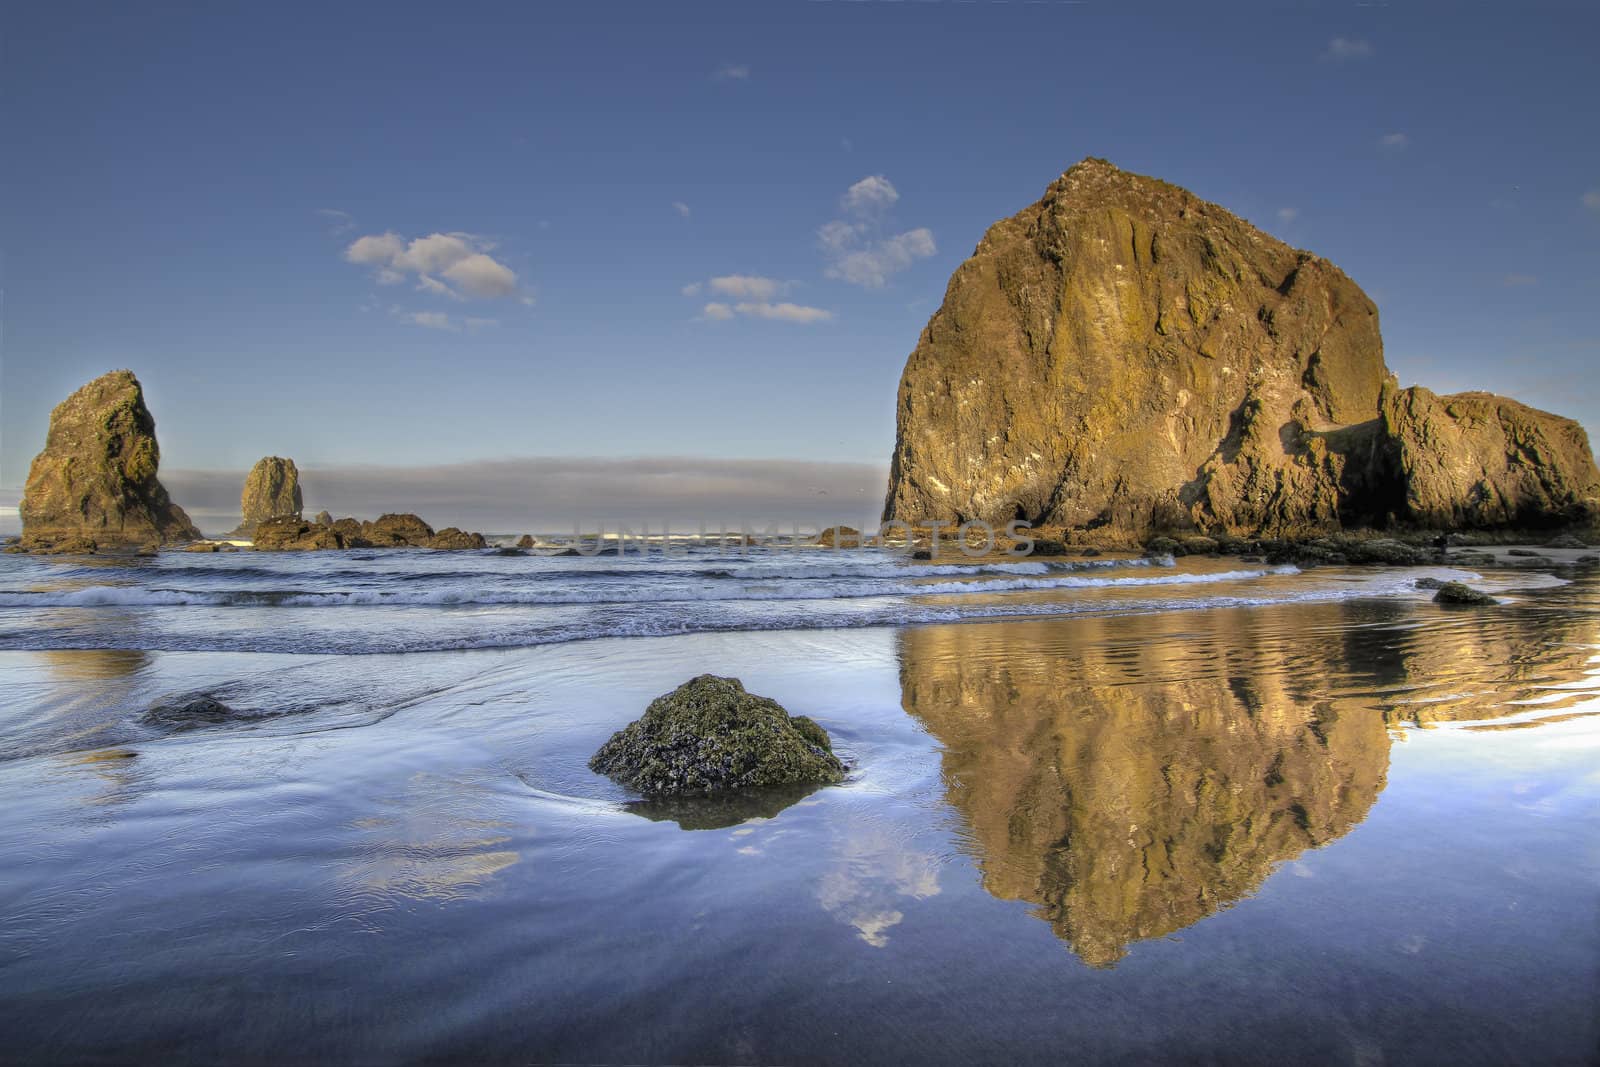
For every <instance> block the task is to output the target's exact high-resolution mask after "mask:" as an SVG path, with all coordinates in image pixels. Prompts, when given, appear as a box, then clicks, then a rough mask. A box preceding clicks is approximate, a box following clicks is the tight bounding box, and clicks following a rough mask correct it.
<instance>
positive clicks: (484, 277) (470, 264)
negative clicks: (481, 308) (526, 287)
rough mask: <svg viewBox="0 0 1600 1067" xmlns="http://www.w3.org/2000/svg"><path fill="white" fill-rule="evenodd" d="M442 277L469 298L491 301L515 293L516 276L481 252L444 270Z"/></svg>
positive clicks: (497, 261)
mask: <svg viewBox="0 0 1600 1067" xmlns="http://www.w3.org/2000/svg"><path fill="white" fill-rule="evenodd" d="M444 276H445V277H446V278H449V279H450V280H451V281H453V282H455V283H456V285H458V286H459V287H460V288H461V289H462V290H464V291H465V292H466V293H467V294H468V295H470V296H476V297H481V298H482V299H485V300H492V299H494V298H495V297H501V296H510V295H511V294H512V293H515V292H516V291H517V275H516V272H515V271H513V270H512V269H511V268H510V267H508V266H506V265H505V264H504V263H501V262H500V261H499V260H497V259H494V258H493V257H492V256H488V255H485V254H484V253H482V252H474V253H473V254H472V255H470V256H467V257H466V258H465V259H458V260H456V261H455V262H454V263H452V264H450V266H448V267H446V268H445V271H444Z"/></svg>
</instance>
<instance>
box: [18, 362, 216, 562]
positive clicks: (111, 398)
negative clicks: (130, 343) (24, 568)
mask: <svg viewBox="0 0 1600 1067" xmlns="http://www.w3.org/2000/svg"><path fill="white" fill-rule="evenodd" d="M160 461H161V450H160V448H159V447H158V446H157V444H156V420H155V418H154V417H153V416H152V415H151V414H150V410H149V409H148V408H147V407H145V404H144V390H143V388H142V387H141V386H140V385H139V379H137V378H135V377H134V376H133V372H131V371H125V370H119V371H112V372H111V373H110V374H106V375H102V376H101V377H99V378H96V379H95V380H94V381H92V382H90V383H89V384H88V385H85V386H84V387H83V388H81V389H79V390H78V391H77V392H75V393H73V394H72V395H71V396H69V397H67V399H65V400H63V401H62V402H61V403H60V404H58V405H57V406H56V408H55V410H54V411H52V412H51V413H50V429H49V432H48V434H47V436H46V437H45V445H44V451H43V452H40V453H39V454H38V455H37V456H35V457H34V460H33V466H32V467H31V468H30V469H29V471H28V484H27V486H26V488H25V489H24V490H23V496H22V507H21V512H22V541H21V546H22V547H23V548H26V549H28V550H30V551H50V550H52V549H69V550H73V551H93V550H94V549H95V548H97V547H98V548H107V547H127V546H135V545H136V546H149V545H155V544H168V543H171V542H174V541H193V540H196V539H198V538H199V537H200V531H199V530H197V529H195V526H194V523H192V522H190V521H189V516H188V515H186V514H184V511H183V509H182V508H180V507H179V506H178V505H176V504H174V503H173V502H172V500H171V498H170V497H168V496H167V491H166V490H165V489H164V488H162V486H161V482H160V480H159V479H158V478H157V477H156V468H157V467H158V466H159V465H160Z"/></svg>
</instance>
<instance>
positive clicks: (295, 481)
mask: <svg viewBox="0 0 1600 1067" xmlns="http://www.w3.org/2000/svg"><path fill="white" fill-rule="evenodd" d="M304 507H305V503H304V501H303V500H302V498H301V494H300V471H299V469H298V468H296V467H295V465H294V460H292V459H284V458H283V457H281V456H266V457H264V458H262V459H260V460H258V461H257V462H256V465H255V466H254V467H252V468H250V474H249V475H248V476H247V477H246V478H245V480H244V492H243V493H242V494H240V497H239V510H240V512H241V513H242V514H243V516H244V518H243V519H242V520H241V521H240V523H239V528H238V529H237V530H235V531H234V533H235V534H236V535H238V536H241V537H250V536H252V535H253V534H254V533H255V530H256V527H257V526H259V525H260V524H261V523H263V522H266V521H267V520H268V519H277V518H284V517H287V518H294V519H298V518H300V514H301V511H302V510H303V509H304Z"/></svg>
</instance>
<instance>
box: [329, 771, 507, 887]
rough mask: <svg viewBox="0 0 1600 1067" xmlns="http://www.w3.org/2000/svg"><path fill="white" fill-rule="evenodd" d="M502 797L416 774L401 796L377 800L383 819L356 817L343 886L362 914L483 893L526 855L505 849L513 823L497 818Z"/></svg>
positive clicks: (480, 787) (466, 783) (457, 781)
mask: <svg viewBox="0 0 1600 1067" xmlns="http://www.w3.org/2000/svg"><path fill="white" fill-rule="evenodd" d="M499 802H500V798H499V796H498V794H496V793H495V792H494V791H493V790H491V789H489V788H488V787H487V786H485V785H484V784H482V783H479V782H472V781H466V780H462V779H459V778H452V777H445V776H442V775H435V774H427V773H420V772H419V773H415V774H413V775H411V777H410V778H409V779H407V781H406V784H405V788H404V790H403V791H402V792H400V793H397V794H393V795H390V796H386V797H380V798H378V799H377V800H376V801H375V803H377V804H379V805H382V806H383V807H384V808H385V809H387V810H385V811H383V812H382V813H380V814H374V815H368V816H364V817H362V818H359V819H356V820H355V821H354V822H353V823H352V824H351V829H352V830H354V831H356V833H357V843H356V845H355V848H354V853H355V855H354V857H353V858H352V859H351V860H350V861H349V862H348V863H346V864H345V865H344V866H343V867H342V869H341V871H340V875H339V878H340V882H341V883H342V884H343V885H344V886H345V887H346V888H347V890H348V891H349V893H350V894H351V897H350V903H351V904H353V905H354V906H355V910H356V911H359V912H377V911H383V910H387V909H388V908H390V907H393V906H394V905H395V904H396V903H397V902H399V901H400V900H418V901H423V900H431V901H454V900H461V899H464V898H467V897H473V896H477V895H479V894H480V893H482V892H484V891H485V890H486V888H487V886H488V885H489V883H490V881H491V880H492V879H493V878H494V876H495V875H496V874H498V873H499V872H501V871H503V870H505V869H506V868H508V867H510V866H512V865H513V864H515V863H517V862H518V861H519V860H520V859H521V857H520V855H519V854H518V853H517V852H516V851H515V850H513V849H508V848H505V847H504V846H505V845H506V844H507V843H508V842H509V841H510V840H511V836H510V833H509V831H510V829H511V828H512V823H511V822H510V821H508V820H507V819H506V818H503V817H500V816H498V815H496V814H494V810H495V807H496V805H497V804H498V803H499Z"/></svg>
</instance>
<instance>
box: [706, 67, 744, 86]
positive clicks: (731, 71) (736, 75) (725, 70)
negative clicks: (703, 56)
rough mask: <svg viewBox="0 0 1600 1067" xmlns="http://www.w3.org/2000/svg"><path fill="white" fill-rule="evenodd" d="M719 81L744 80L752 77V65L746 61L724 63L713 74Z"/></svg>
mask: <svg viewBox="0 0 1600 1067" xmlns="http://www.w3.org/2000/svg"><path fill="white" fill-rule="evenodd" d="M711 76H712V77H713V78H715V79H716V80H717V81H719V82H729V81H732V82H742V81H748V80H749V78H750V67H749V65H748V64H745V63H724V64H723V65H722V66H720V67H718V68H717V69H716V72H715V73H714V74H712V75H711Z"/></svg>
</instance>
